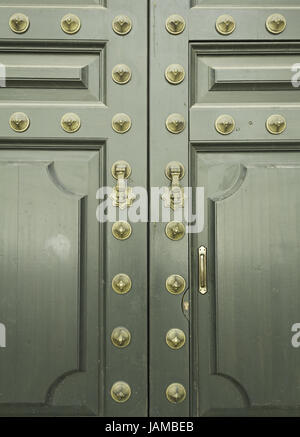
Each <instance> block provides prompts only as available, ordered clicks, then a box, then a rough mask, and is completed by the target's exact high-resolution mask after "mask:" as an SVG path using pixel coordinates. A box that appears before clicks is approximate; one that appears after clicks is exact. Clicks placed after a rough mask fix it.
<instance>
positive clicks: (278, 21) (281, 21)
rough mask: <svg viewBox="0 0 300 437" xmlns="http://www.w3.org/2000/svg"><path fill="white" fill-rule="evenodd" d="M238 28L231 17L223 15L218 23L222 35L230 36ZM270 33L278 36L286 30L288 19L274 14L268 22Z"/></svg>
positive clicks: (217, 26) (217, 27)
mask: <svg viewBox="0 0 300 437" xmlns="http://www.w3.org/2000/svg"><path fill="white" fill-rule="evenodd" d="M235 28H236V22H235V20H234V18H232V17H231V16H230V15H221V16H220V17H219V18H218V19H217V21H216V29H217V31H218V32H219V33H220V34H221V35H230V34H231V33H232V32H233V31H234V30H235ZM266 28H267V30H268V31H269V32H270V33H273V34H274V35H278V34H279V33H282V32H283V31H284V29H285V28H286V19H285V18H284V16H283V15H281V14H272V15H270V16H269V17H268V18H267V20H266Z"/></svg>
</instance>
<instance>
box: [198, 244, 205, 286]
mask: <svg viewBox="0 0 300 437" xmlns="http://www.w3.org/2000/svg"><path fill="white" fill-rule="evenodd" d="M198 255H199V259H198V262H199V293H201V294H206V293H207V256H206V255H207V249H206V247H204V246H201V247H199V252H198Z"/></svg>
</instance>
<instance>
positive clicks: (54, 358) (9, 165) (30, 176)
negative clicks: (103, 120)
mask: <svg viewBox="0 0 300 437" xmlns="http://www.w3.org/2000/svg"><path fill="white" fill-rule="evenodd" d="M99 165H100V160H99V152H97V151H94V152H92V151H77V152H75V151H67V152H63V151H58V152H53V151H52V152H51V151H22V150H18V151H17V150H15V151H4V150H1V151H0V179H1V184H0V185H1V193H0V200H1V204H2V213H1V215H0V222H1V229H2V230H3V231H4V230H5V231H4V232H3V233H2V235H1V246H0V253H1V263H0V266H1V267H0V268H1V279H0V289H1V294H0V308H1V311H0V319H1V323H3V324H4V325H5V326H6V332H7V338H6V348H0V374H1V379H0V392H1V397H0V414H1V415H6V414H9V412H10V411H11V412H12V413H13V412H14V409H13V406H14V405H17V407H18V408H17V411H18V413H19V414H22V415H24V414H25V415H26V414H30V412H32V414H39V413H40V414H42V412H43V411H44V410H49V413H51V410H52V409H55V408H56V409H57V411H60V414H63V412H64V408H65V407H69V409H70V410H71V407H75V409H76V410H77V412H78V413H79V414H93V415H95V414H98V410H99V394H98V389H97V386H98V379H99V375H98V370H97V366H98V335H99V330H100V326H99V323H100V321H99V313H98V305H99V292H100V289H99V285H100V284H99V282H98V276H99V274H100V263H101V260H100V259H99V256H100V252H99V247H100V244H101V242H100V241H99V240H100V236H99V226H98V225H97V224H96V223H95V221H94V211H93V208H92V205H94V207H95V205H96V202H95V198H94V192H95V190H96V188H97V186H98V184H99V170H100V168H99ZM3 212H4V214H3ZM91 232H92V238H91ZM98 241H99V242H98ZM99 243H100V244H99ZM90 263H95V264H96V265H97V266H98V267H97V268H94V269H93V270H90V269H89V268H88V265H89V264H90ZM87 314H88V317H87ZM20 405H22V408H21V407H20ZM58 407H60V408H58ZM33 412H35V413H33Z"/></svg>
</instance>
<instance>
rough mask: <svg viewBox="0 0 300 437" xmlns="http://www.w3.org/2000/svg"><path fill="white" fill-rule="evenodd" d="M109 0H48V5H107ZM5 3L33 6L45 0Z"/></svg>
mask: <svg viewBox="0 0 300 437" xmlns="http://www.w3.org/2000/svg"><path fill="white" fill-rule="evenodd" d="M106 3H107V0H47V6H52V5H53V6H65V5H73V6H81V5H82V6H89V5H90V6H94V5H99V6H104V7H105V6H106ZM2 4H3V5H8V6H14V5H26V6H29V5H33V6H41V5H43V0H12V2H10V1H7V0H6V1H2Z"/></svg>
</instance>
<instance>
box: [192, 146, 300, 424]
mask: <svg viewBox="0 0 300 437" xmlns="http://www.w3.org/2000/svg"><path fill="white" fill-rule="evenodd" d="M255 146H256V148H255ZM250 148H251V153H249V151H250ZM192 149H193V157H194V158H195V159H194V161H195V164H193V165H192V169H191V171H192V173H193V174H192V177H193V185H195V186H204V188H205V193H206V211H205V222H206V224H205V229H204V231H203V232H202V233H200V234H199V235H195V236H192V241H193V243H192V246H193V251H195V252H196V248H197V247H199V246H200V245H205V246H207V247H208V254H209V258H208V276H209V286H208V288H209V293H208V294H207V295H206V296H201V295H200V294H198V293H197V296H194V298H195V300H194V304H196V305H197V309H195V312H194V331H193V335H194V341H193V348H194V347H196V348H197V352H196V351H195V350H194V353H193V357H194V359H195V362H196V363H197V365H195V367H196V369H198V374H197V370H196V371H195V377H196V378H199V381H198V384H199V386H198V388H199V391H198V393H197V395H196V396H197V397H196V399H197V400H196V401H195V402H196V403H197V404H196V405H198V407H197V408H198V412H197V414H198V415H200V416H211V415H213V416H214V415H217V416H227V415H234V416H268V415H278V416H282V415H298V414H299V411H300V410H299V408H300V390H299V384H298V383H297V381H298V380H299V375H298V373H299V372H298V369H299V365H300V361H299V360H300V357H299V354H298V352H297V350H296V349H294V348H293V347H292V345H291V336H292V333H291V327H292V325H293V324H294V323H295V321H294V320H298V319H297V317H298V308H299V305H300V298H299V293H298V284H299V282H300V273H299V269H298V265H299V259H300V251H299V246H300V240H299V238H298V231H297V229H298V215H299V214H300V204H299V201H298V200H299V199H298V189H297V187H298V186H299V183H300V154H299V144H298V147H297V151H296V150H295V151H292V150H290V149H289V148H287V149H285V145H284V144H281V145H277V149H276V152H275V151H274V152H273V153H272V152H271V153H270V152H266V145H263V144H261V145H257V144H256V145H254V144H252V145H249V147H248V149H247V152H242V151H241V150H240V149H238V146H236V148H235V149H234V147H233V146H231V149H229V148H228V147H227V149H226V148H223V146H222V145H217V144H215V145H213V144H211V145H204V144H202V145H201V144H198V145H197V146H196V145H195V146H193V148H192ZM216 152H217V153H216ZM192 253H193V252H192ZM192 257H193V255H192ZM196 262H197V261H196V257H195V264H194V268H195V269H197V267H196ZM196 271H197V270H196ZM193 280H194V281H195V282H194V284H193V285H192V287H193V289H196V287H197V274H194V279H193Z"/></svg>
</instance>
